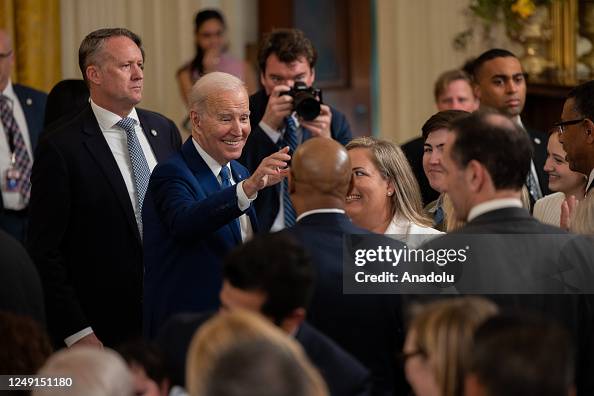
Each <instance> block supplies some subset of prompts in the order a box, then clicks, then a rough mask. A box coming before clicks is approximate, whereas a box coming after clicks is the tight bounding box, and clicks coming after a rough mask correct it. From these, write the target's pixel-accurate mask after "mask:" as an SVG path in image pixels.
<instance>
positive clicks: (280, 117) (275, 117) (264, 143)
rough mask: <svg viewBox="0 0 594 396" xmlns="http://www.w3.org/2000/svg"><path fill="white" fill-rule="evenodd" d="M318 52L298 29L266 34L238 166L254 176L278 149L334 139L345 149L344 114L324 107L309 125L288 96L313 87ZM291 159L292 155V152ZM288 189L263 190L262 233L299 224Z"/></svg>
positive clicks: (260, 206)
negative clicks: (314, 139) (297, 89)
mask: <svg viewBox="0 0 594 396" xmlns="http://www.w3.org/2000/svg"><path fill="white" fill-rule="evenodd" d="M317 57H318V56H317V52H316V49H315V48H314V46H313V44H312V43H311V41H310V40H309V39H308V38H307V37H305V35H304V34H303V32H302V31H300V30H297V29H279V30H275V31H274V32H272V33H270V34H269V35H267V36H266V37H265V38H264V40H263V41H262V43H261V44H260V49H259V51H258V64H259V67H260V82H261V83H262V86H263V87H264V88H263V89H262V90H260V91H258V92H256V93H255V94H253V95H252V96H250V112H251V113H250V121H251V123H252V128H253V132H252V134H251V135H250V137H249V139H248V141H247V143H246V144H245V149H244V150H243V153H242V155H241V158H240V160H239V162H241V163H242V164H244V165H245V166H246V167H247V168H248V170H249V171H250V172H252V171H253V170H254V169H256V168H257V167H258V165H259V164H260V161H262V159H263V158H264V157H266V156H268V155H270V154H272V153H273V152H275V151H276V150H278V148H279V147H284V146H287V145H288V146H290V147H291V150H294V149H295V148H296V147H297V146H298V145H299V144H301V143H302V142H304V141H306V140H307V139H309V138H311V137H324V138H328V139H334V140H336V141H338V142H340V143H341V144H343V145H345V144H347V143H348V142H349V141H350V140H351V138H352V133H351V127H350V126H349V123H348V121H347V119H346V117H345V116H344V114H342V113H341V112H340V111H338V110H336V109H335V108H332V107H330V106H328V105H326V104H321V106H320V114H319V115H318V116H317V117H316V118H314V119H313V120H311V121H306V120H304V119H303V118H302V117H298V116H297V114H296V113H295V112H294V110H293V107H294V99H293V98H292V97H291V96H289V95H284V93H285V92H287V91H289V90H290V89H291V88H293V86H294V85H295V83H297V82H300V83H303V84H305V85H306V86H307V87H311V86H312V85H313V84H314V81H315V79H316V73H315V65H316V60H317ZM290 154H291V155H292V154H293V153H292V152H291V153H290ZM285 191H286V184H283V183H280V184H277V185H275V186H274V187H270V188H267V189H264V190H262V192H261V193H260V194H258V199H257V200H256V203H255V206H256V213H257V215H258V221H259V222H260V227H261V229H262V230H264V231H268V230H270V231H279V230H281V229H283V228H285V227H290V226H291V225H293V224H294V223H295V215H294V210H293V208H292V207H291V202H290V199H289V196H288V194H286V193H285Z"/></svg>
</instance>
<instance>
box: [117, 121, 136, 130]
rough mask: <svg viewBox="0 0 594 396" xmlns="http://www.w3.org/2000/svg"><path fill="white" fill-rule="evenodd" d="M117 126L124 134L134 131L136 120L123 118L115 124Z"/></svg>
mask: <svg viewBox="0 0 594 396" xmlns="http://www.w3.org/2000/svg"><path fill="white" fill-rule="evenodd" d="M116 125H117V126H119V127H120V128H122V129H123V130H124V131H126V132H130V131H134V127H135V126H136V120H135V119H134V118H130V117H125V118H122V119H121V120H119V121H118V122H117V123H116Z"/></svg>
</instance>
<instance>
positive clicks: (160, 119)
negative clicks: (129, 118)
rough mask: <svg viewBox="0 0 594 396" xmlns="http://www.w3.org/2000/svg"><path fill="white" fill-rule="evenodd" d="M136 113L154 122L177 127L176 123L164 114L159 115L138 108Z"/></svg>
mask: <svg viewBox="0 0 594 396" xmlns="http://www.w3.org/2000/svg"><path fill="white" fill-rule="evenodd" d="M136 112H137V113H138V115H139V116H141V117H145V118H148V119H150V120H151V121H153V122H163V123H168V124H169V123H171V124H174V125H175V123H174V122H173V121H172V120H171V119H170V118H167V117H165V116H164V115H163V114H161V113H157V112H156V111H152V110H146V109H139V108H136Z"/></svg>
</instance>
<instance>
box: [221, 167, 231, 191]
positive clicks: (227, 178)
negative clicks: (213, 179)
mask: <svg viewBox="0 0 594 396" xmlns="http://www.w3.org/2000/svg"><path fill="white" fill-rule="evenodd" d="M219 175H220V176H221V181H222V184H223V185H224V186H229V185H231V174H230V173H229V168H228V167H227V166H226V165H225V166H223V167H222V168H221V172H220V173H219Z"/></svg>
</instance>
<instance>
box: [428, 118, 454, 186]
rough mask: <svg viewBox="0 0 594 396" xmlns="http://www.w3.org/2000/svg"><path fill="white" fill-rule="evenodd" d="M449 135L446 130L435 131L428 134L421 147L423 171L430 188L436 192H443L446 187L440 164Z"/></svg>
mask: <svg viewBox="0 0 594 396" xmlns="http://www.w3.org/2000/svg"><path fill="white" fill-rule="evenodd" d="M449 133H450V132H449V130H448V129H438V130H435V131H433V132H431V133H429V135H428V136H427V140H425V144H424V146H423V170H424V171H425V175H426V176H427V179H428V180H429V184H430V185H431V188H433V189H434V190H435V191H438V192H443V190H444V189H445V187H446V185H445V175H444V170H443V164H442V162H443V147H444V145H445V142H446V138H447V135H448V134H449Z"/></svg>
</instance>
